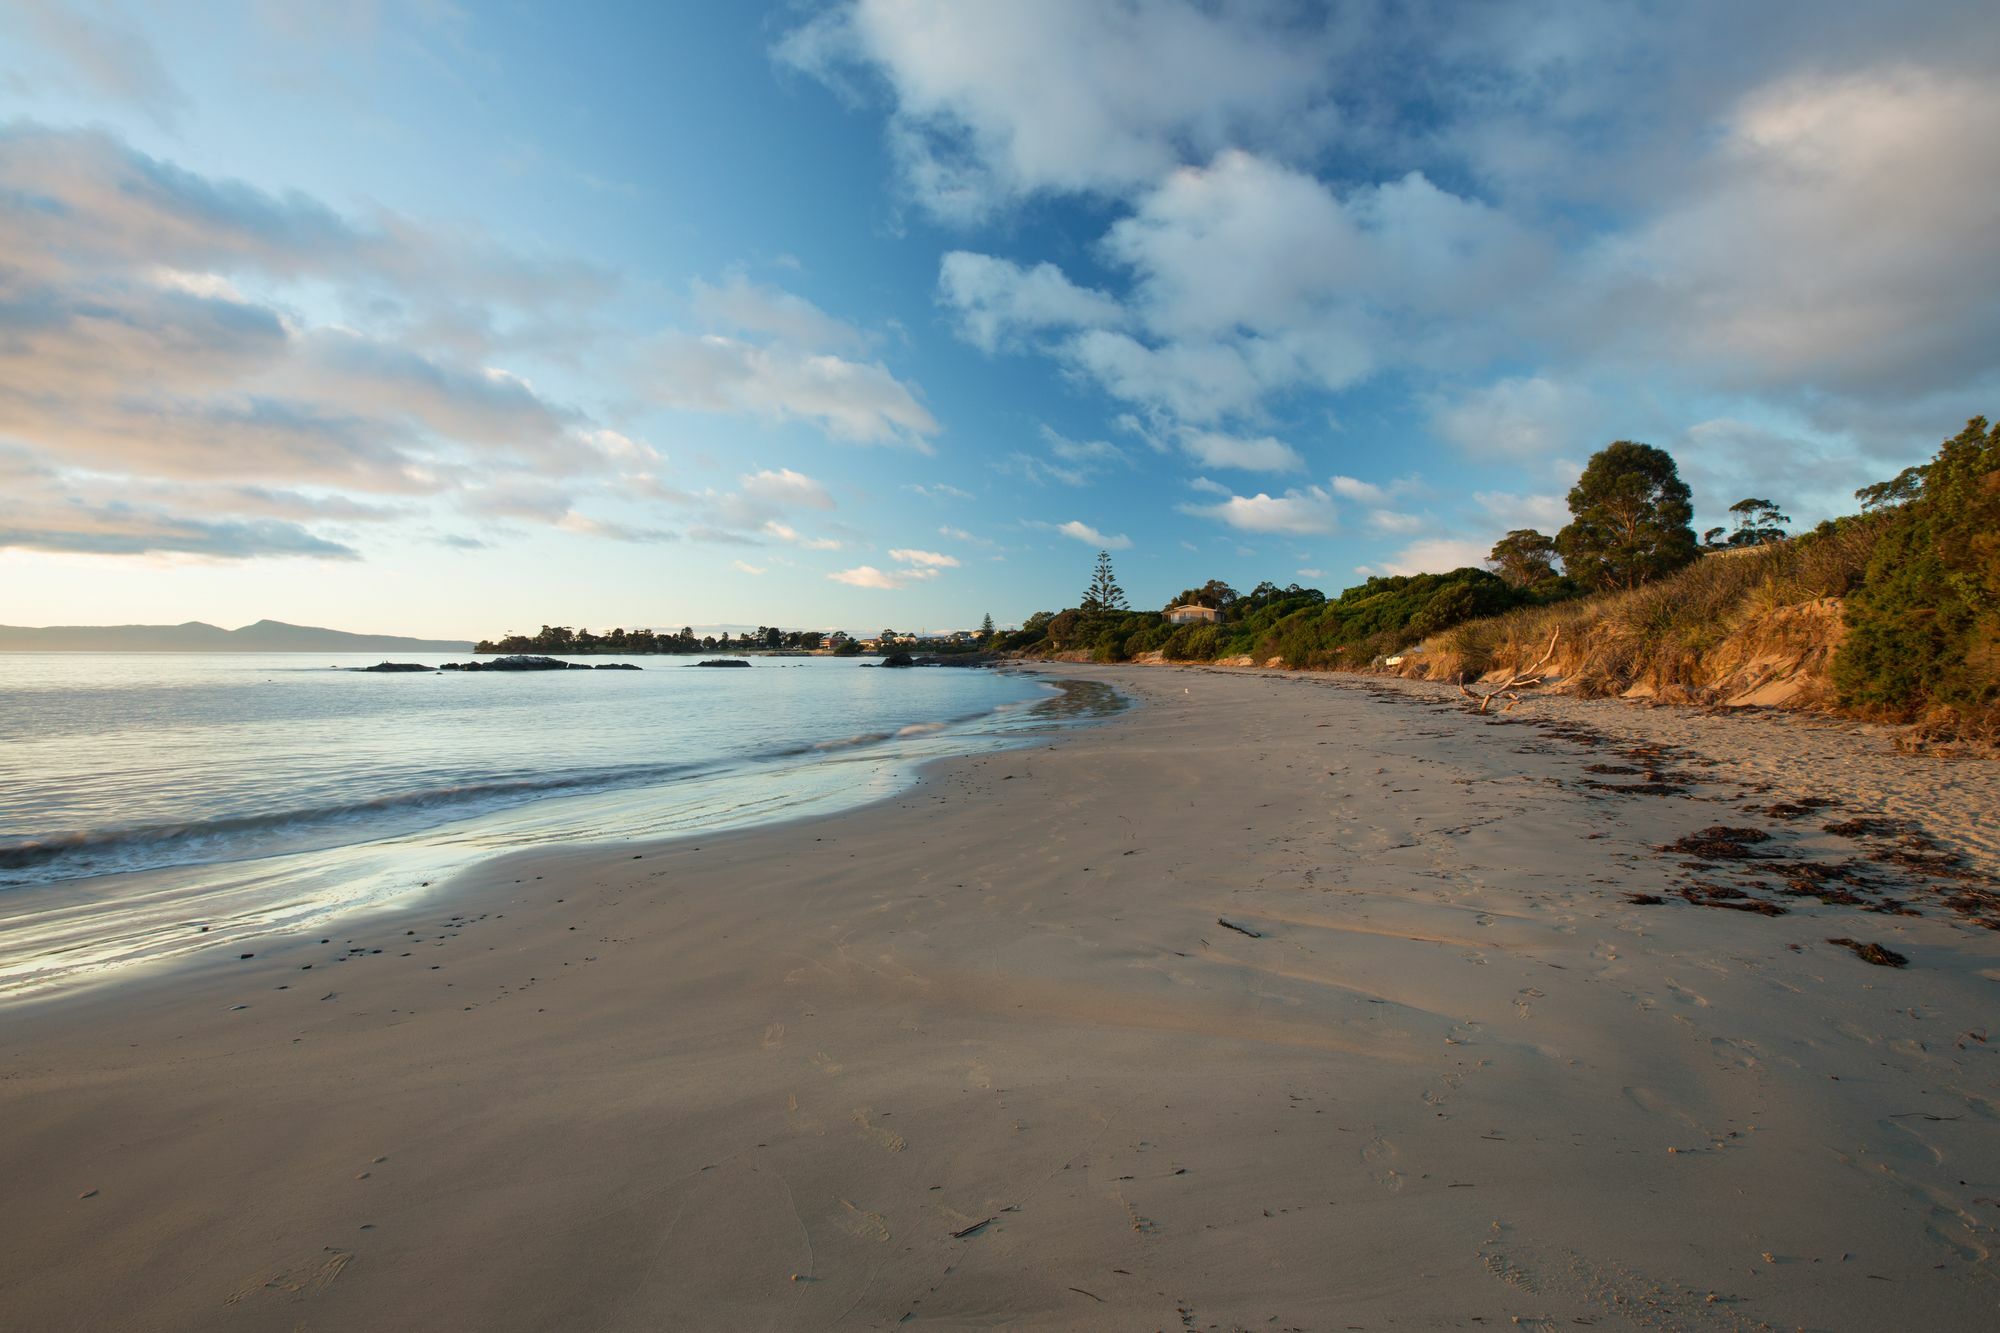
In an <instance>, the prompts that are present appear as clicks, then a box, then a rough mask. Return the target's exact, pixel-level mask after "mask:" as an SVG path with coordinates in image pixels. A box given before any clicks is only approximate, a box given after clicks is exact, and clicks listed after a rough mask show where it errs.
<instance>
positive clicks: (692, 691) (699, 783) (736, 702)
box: [0, 653, 1115, 995]
mask: <svg viewBox="0 0 2000 1333" xmlns="http://www.w3.org/2000/svg"><path fill="white" fill-rule="evenodd" d="M375 660H378V658H377V657H376V656H374V655H369V656H364V657H326V658H320V657H307V656H302V655H299V654H282V655H270V656H264V655H245V654H150V653H149V654H91V653H78V654H27V653H23V654H0V995H5V994H8V993H18V992H21V991H25V990H37V989H47V988H49V987H50V986H52V985H58V984H60V983H63V982H66V981H77V980H81V979H85V978H89V977H93V976H99V975H102V974H103V973H104V972H105V971H106V970H108V969H112V968H116V967H118V966H120V965H123V964H130V963H136V962H144V961H149V960H157V959H159V958H162V957H171V956H175V955H177V954H180V953H183V952H187V951H189V950H192V949H197V948H217V947H222V946H225V945H227V944H230V943H232V942H235V941H238V940H241V939H244V938H249V937H251V936H253V935H256V934H260V933H266V932H268V931H270V930H271V929H273V928H274V927H296V926H304V925H308V924H311V923H314V922H317V921H321V920H324V919H327V918H329V917H331V916H333V915H336V914H338V913H340V912H343V911H350V910H353V909H354V908H356V907H359V906H364V905H370V904H375V903H380V902H384V901H387V900H389V899H392V898H395V897H397V896H400V895H404V894H408V893H411V892H413V891H416V890H417V889H419V888H421V887H423V886H424V883H425V881H431V882H433V883H434V882H436V881H437V880H439V879H440V878H441V877H442V876H445V875H448V874H449V873H450V872H451V871H452V870H454V869H458V868H461V867H462V866H464V865H467V864H470V863H472V862H474V861H476V860H478V859H480V858H481V857H482V856H485V855H490V854H492V853H494V852H498V851H503V850H510V849H514V848H519V847H523V846H530V845H535V844H544V843H555V842H566V841H573V842H586V841H616V840H621V839H631V838H647V837H660V836H671V835H673V834H675V833H686V832H693V831H700V830H704V829H713V828H724V827H737V826H742V825H745V824H752V823H758V822H764V821H770V820H775V819H782V818H788V817H795V816H798V815H802V814H808V813H820V812H824V811H827V810H833V809H838V808H841V807H843V806H847V805H852V804H856V803H859V802H861V801H865V800H869V799H873V798H875V797H878V796H880V795H884V794H887V793H888V792H891V791H894V790H896V789H897V788H898V787H899V786H900V785H902V784H903V783H905V782H906V781H907V780H908V778H909V776H910V773H911V771H912V769H913V767H914V765H915V763H916V762H917V761H920V760H922V759H925V758H930V757H935V756H938V755H942V754H949V753H956V752H965V751H969V750H974V749H980V748H992V747H997V746H1002V745H1009V744H1019V743H1021V742H1022V741H1023V740H1024V739H1025V738H1026V737H1028V736H1030V735H1032V734H1034V733H1035V732H1037V731H1038V730H1042V729H1046V728H1048V727H1050V726H1059V725H1066V724H1069V723H1071V722H1073V721H1075V720H1077V719H1078V718H1079V717H1088V716H1090V715H1092V714H1094V713H1097V712H1099V711H1102V710H1104V709H1107V708H1109V707H1113V706H1115V701H1113V700H1109V699H1106V698H1103V697H1088V696H1079V695H1077V694H1076V693H1074V692H1073V691H1071V692H1065V691H1060V690H1057V689H1056V688H1054V687H1051V686H1049V685H1046V684H1042V683H1039V682H1036V681H1033V680H1030V679H1026V678H1023V677H1020V676H1013V675H1007V674H1001V673H996V672H991V671H977V670H951V669H933V670H921V669H920V670H909V671H890V670H882V669H879V668H870V667H864V666H862V665H861V664H860V663H859V662H855V661H847V660H834V659H825V658H800V659H791V658H762V659H756V660H755V662H754V664H753V665H752V666H751V667H749V668H747V669H738V670H716V669H703V668H698V667H693V666H692V665H690V663H689V661H688V659H684V658H667V657H656V658H640V659H631V660H634V661H636V662H637V663H638V665H640V666H641V667H643V670H640V671H589V672H583V671H569V672H538V673H519V674H511V673H510V674H501V673H480V674H474V675H465V674H460V673H446V674H407V675H372V674H361V673H357V672H355V671H353V670H351V669H342V668H352V667H356V666H362V665H368V664H370V663H372V662H373V661H375ZM589 660H591V661H615V660H620V659H596V658H594V659H589Z"/></svg>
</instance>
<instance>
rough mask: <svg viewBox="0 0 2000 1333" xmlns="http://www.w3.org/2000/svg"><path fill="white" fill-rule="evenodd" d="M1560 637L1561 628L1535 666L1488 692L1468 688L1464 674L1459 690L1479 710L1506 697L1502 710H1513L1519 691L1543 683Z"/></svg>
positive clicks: (1512, 676)
mask: <svg viewBox="0 0 2000 1333" xmlns="http://www.w3.org/2000/svg"><path fill="white" fill-rule="evenodd" d="M1560 638H1562V631H1561V630H1557V631H1556V632H1555V633H1554V634H1551V635H1550V636H1549V646H1548V648H1547V649H1546V650H1544V652H1543V653H1542V655H1541V656H1540V657H1538V658H1536V659H1535V664H1534V665H1533V666H1531V667H1529V668H1528V669H1527V670H1526V671H1516V672H1515V673H1513V674H1512V675H1510V676H1509V677H1507V679H1505V680H1503V681H1501V682H1500V683H1499V684H1497V685H1495V686H1494V687H1493V688H1492V689H1490V690H1488V691H1486V693H1484V694H1480V693H1477V692H1476V691H1473V690H1470V689H1467V688H1466V684H1465V677H1464V676H1463V675H1461V676H1460V677H1459V678H1458V692H1459V693H1460V694H1462V695H1464V696H1465V697H1466V698H1468V699H1470V700H1472V701H1473V702H1474V703H1476V704H1478V705H1479V711H1480V712H1482V713H1483V712H1485V711H1486V710H1487V709H1488V708H1491V707H1492V706H1493V701H1494V700H1495V699H1505V700H1506V701H1507V706H1506V707H1505V708H1503V709H1501V710H1500V711H1501V712H1503V713H1509V712H1512V711H1513V709H1514V705H1515V704H1517V703H1519V702H1521V696H1520V694H1519V693H1518V691H1521V690H1525V689H1529V688H1531V687H1533V686H1536V685H1539V684H1541V683H1542V681H1543V679H1544V678H1545V673H1544V668H1545V667H1547V666H1548V664H1549V661H1550V659H1551V658H1553V657H1554V656H1555V655H1556V641H1557V640H1558V639H1560Z"/></svg>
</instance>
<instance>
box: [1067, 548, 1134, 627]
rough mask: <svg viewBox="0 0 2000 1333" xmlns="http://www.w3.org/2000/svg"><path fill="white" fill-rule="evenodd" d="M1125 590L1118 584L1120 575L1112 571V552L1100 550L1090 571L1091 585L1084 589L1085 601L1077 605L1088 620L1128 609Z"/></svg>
mask: <svg viewBox="0 0 2000 1333" xmlns="http://www.w3.org/2000/svg"><path fill="white" fill-rule="evenodd" d="M1128 609H1129V608H1128V606H1127V604H1126V601H1125V590H1124V589H1123V588H1121V587H1119V586H1118V577H1117V575H1115V574H1113V573H1112V571H1111V552H1109V551H1099V552H1098V553H1097V565H1096V567H1095V568H1093V569H1092V570H1091V572H1090V585H1089V586H1088V587H1086V588H1085V589H1084V590H1083V602H1082V604H1081V605H1079V606H1078V607H1077V610H1079V611H1081V612H1082V613H1083V615H1084V618H1085V619H1086V620H1095V619H1096V618H1097V617H1099V616H1102V615H1105V614H1107V613H1109V612H1112V611H1124V610H1128Z"/></svg>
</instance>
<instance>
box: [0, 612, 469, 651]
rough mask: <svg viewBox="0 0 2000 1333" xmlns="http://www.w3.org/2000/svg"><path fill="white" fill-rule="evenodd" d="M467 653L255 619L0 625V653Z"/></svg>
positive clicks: (452, 645)
mask: <svg viewBox="0 0 2000 1333" xmlns="http://www.w3.org/2000/svg"><path fill="white" fill-rule="evenodd" d="M470 651H472V642H471V641H470V640H469V639H412V638H406V637H403V636H401V635H396V634H350V633H348V632H347V631H346V630H338V629H320V628H317V627H315V626H312V625H288V624H286V623H285V622H284V621H282V620H260V621H258V622H257V623H256V624H254V625H244V626H242V627H241V628H240V629H223V628H221V627H220V626H217V625H209V624H205V623H203V622H202V621H199V620H190V621H188V622H187V623H186V624H184V625H50V626H47V627H45V628H41V629H32V628H29V627H26V626H22V625H0V652H13V653H377V652H410V653H417V652H425V653H465V652H470Z"/></svg>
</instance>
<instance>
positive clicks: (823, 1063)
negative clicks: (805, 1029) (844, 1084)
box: [812, 1051, 840, 1077]
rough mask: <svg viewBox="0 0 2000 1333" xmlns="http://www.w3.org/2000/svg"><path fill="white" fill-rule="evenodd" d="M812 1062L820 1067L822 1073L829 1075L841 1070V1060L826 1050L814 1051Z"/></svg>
mask: <svg viewBox="0 0 2000 1333" xmlns="http://www.w3.org/2000/svg"><path fill="white" fill-rule="evenodd" d="M812 1062H813V1064H814V1065H815V1066H816V1067H817V1068H818V1069H819V1072H820V1073H822V1074H825V1075H827V1076H828V1077H832V1076H833V1075H835V1074H838V1073H839V1072H840V1062H839V1061H838V1060H835V1059H834V1058H833V1057H832V1056H830V1055H828V1054H827V1053H826V1052H825V1051H814V1052H813V1057H812Z"/></svg>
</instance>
